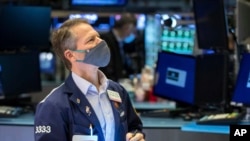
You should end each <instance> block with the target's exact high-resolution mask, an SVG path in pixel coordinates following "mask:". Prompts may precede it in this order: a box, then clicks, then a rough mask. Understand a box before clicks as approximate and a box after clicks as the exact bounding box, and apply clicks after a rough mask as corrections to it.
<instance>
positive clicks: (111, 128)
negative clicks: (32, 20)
mask: <svg viewBox="0 0 250 141" xmlns="http://www.w3.org/2000/svg"><path fill="white" fill-rule="evenodd" d="M52 46H53V49H54V51H55V53H56V54H57V55H58V56H59V58H60V59H62V61H63V62H64V64H65V66H66V67H67V69H69V70H70V72H71V73H70V74H69V76H68V78H67V79H66V80H65V82H64V83H63V84H61V85H60V86H59V87H57V88H55V89H54V90H52V91H51V93H50V94H49V95H48V96H47V97H46V98H45V99H44V100H42V101H41V102H40V103H39V104H38V105H37V109H36V114H35V140H36V141H71V140H73V141H78V140H87V137H93V136H94V137H97V138H98V141H132V140H133V141H144V139H143V138H144V136H143V133H142V122H141V120H140V119H139V117H138V116H137V114H136V113H135V111H134V109H133V107H132V104H131V102H130V99H129V96H128V94H127V92H126V91H125V89H124V88H123V87H122V86H120V85H119V84H118V83H116V82H114V81H111V80H108V79H107V78H106V76H105V75H104V74H103V73H102V72H101V71H100V70H99V69H98V68H99V67H104V66H106V65H107V64H108V63H109V61H110V51H109V48H108V46H107V44H106V42H105V41H103V40H102V39H101V38H99V34H98V33H97V31H95V30H94V29H93V28H92V26H91V25H89V24H88V22H86V21H85V20H83V19H72V20H67V21H66V22H65V23H64V24H63V25H62V26H61V27H60V28H59V29H57V30H56V31H54V32H53V34H52ZM96 141H97V140H96Z"/></svg>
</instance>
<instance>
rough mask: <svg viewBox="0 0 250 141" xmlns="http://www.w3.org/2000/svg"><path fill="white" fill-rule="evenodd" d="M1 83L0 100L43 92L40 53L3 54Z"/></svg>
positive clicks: (1, 59) (0, 64)
mask: <svg viewBox="0 0 250 141" xmlns="http://www.w3.org/2000/svg"><path fill="white" fill-rule="evenodd" d="M0 83H1V84H0V93H1V94H0V95H1V97H0V99H13V98H15V99H16V98H17V99H18V98H19V97H21V96H22V95H24V94H30V93H31V92H39V91H41V78H40V66H39V53H38V52H9V53H1V54H0Z"/></svg>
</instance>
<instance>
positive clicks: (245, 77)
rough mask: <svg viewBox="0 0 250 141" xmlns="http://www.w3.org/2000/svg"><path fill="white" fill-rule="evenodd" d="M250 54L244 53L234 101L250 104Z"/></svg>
mask: <svg viewBox="0 0 250 141" xmlns="http://www.w3.org/2000/svg"><path fill="white" fill-rule="evenodd" d="M249 64H250V54H249V53H246V54H243V55H242V59H241V62H240V68H239V72H238V76H237V81H236V84H235V90H234V94H233V97H232V103H235V104H241V105H242V104H243V105H246V106H250V65H249Z"/></svg>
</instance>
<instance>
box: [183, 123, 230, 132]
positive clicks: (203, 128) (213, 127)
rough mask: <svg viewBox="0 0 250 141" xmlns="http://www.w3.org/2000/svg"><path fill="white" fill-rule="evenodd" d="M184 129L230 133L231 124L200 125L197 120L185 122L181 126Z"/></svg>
mask: <svg viewBox="0 0 250 141" xmlns="http://www.w3.org/2000/svg"><path fill="white" fill-rule="evenodd" d="M181 130H182V131H190V132H206V133H218V134H229V132H230V128H229V126H226V125H225V126H224V125H198V124H196V122H191V123H188V124H185V125H183V126H182V127H181Z"/></svg>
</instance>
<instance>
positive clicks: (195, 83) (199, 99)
mask: <svg viewBox="0 0 250 141" xmlns="http://www.w3.org/2000/svg"><path fill="white" fill-rule="evenodd" d="M225 59H226V58H225V56H224V55H220V54H209V55H199V56H190V55H181V54H175V53H169V52H159V54H158V60H157V64H156V69H155V73H156V76H155V78H156V80H155V84H154V87H153V93H154V95H156V96H159V97H163V98H166V99H169V100H173V101H176V102H177V103H181V104H185V105H190V106H201V107H203V106H206V105H218V104H220V103H222V102H223V98H224V88H225V86H224V85H225V83H224V82H225V77H226V74H225V71H226V67H225V65H224V64H225V61H226V60H225Z"/></svg>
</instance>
